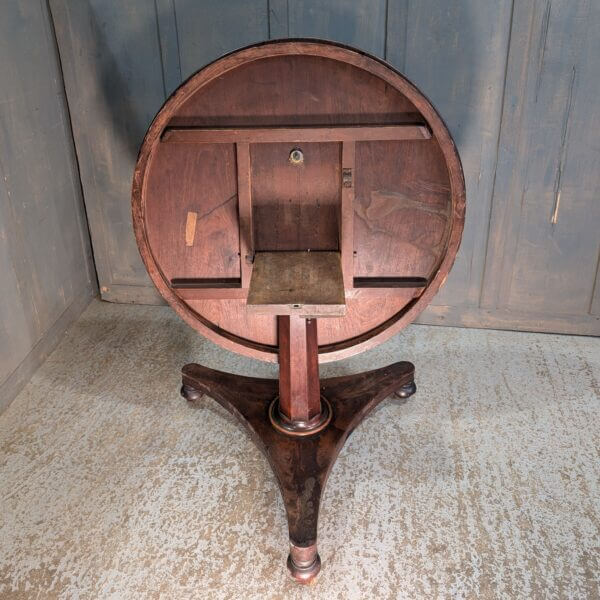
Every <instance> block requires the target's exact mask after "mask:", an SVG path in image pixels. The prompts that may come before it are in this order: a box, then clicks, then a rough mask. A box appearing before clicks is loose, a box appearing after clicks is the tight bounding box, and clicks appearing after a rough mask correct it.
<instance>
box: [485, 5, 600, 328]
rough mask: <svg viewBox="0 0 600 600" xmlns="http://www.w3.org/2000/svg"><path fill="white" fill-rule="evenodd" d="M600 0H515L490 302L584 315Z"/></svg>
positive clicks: (599, 162)
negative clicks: (583, 0)
mask: <svg viewBox="0 0 600 600" xmlns="http://www.w3.org/2000/svg"><path fill="white" fill-rule="evenodd" d="M599 28H600V8H599V6H598V3H597V2H569V1H566V0H552V1H551V0H547V1H546V2H537V3H535V5H532V4H531V3H529V2H522V1H518V2H516V4H515V36H514V38H513V45H512V47H511V56H510V65H509V72H508V73H509V75H508V80H507V93H506V101H505V119H504V123H503V127H502V136H501V143H500V157H499V162H498V171H497V185H496V190H495V206H494V214H493V218H492V223H491V235H490V243H489V250H488V252H489V259H488V270H487V273H486V288H485V295H484V298H483V301H484V305H485V306H486V307H490V308H493V309H494V310H511V311H521V312H529V313H532V314H536V315H537V316H538V318H539V319H543V315H544V314H549V315H557V314H562V315H585V314H588V312H589V310H590V304H592V303H593V294H594V281H595V275H596V269H597V265H598V254H599V252H600V235H599V234H598V230H599V223H600V203H599V202H598V201H597V197H598V191H597V190H598V189H599V188H600V149H599V147H598V144H597V131H598V130H599V128H600V106H599V105H598V102H597V100H596V98H597V97H598V93H599V91H600V87H599V85H598V81H599V79H600V62H599V61H598V56H600V39H599V38H598V35H597V31H598V29H599Z"/></svg>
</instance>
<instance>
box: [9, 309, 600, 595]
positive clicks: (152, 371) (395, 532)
mask: <svg viewBox="0 0 600 600" xmlns="http://www.w3.org/2000/svg"><path fill="white" fill-rule="evenodd" d="M401 359H410V360H412V361H413V362H414V363H415V365H416V367H417V383H418V385H419V391H418V393H417V394H416V395H415V396H413V397H412V398H411V399H410V400H409V401H408V402H407V403H402V402H401V401H399V400H394V399H389V400H387V401H385V402H384V403H383V404H382V405H380V407H379V408H378V409H377V410H376V411H375V412H374V413H373V414H372V415H371V416H370V417H369V418H368V419H367V420H366V421H365V422H364V423H363V425H362V426H360V427H359V428H358V429H357V430H356V431H355V432H354V434H353V435H352V437H351V438H350V440H349V442H348V443H347V445H346V447H345V449H344V450H343V451H342V453H341V455H340V457H339V459H338V461H337V463H336V465H335V467H334V469H333V472H332V474H331V477H330V480H329V483H328V487H327V490H326V492H325V496H324V501H323V505H322V509H321V518H320V526H319V535H320V540H319V542H320V554H321V557H322V560H323V569H322V571H321V575H320V576H319V579H318V580H317V582H316V583H315V585H313V586H311V587H309V588H301V587H298V586H297V585H296V584H294V583H293V582H292V581H291V580H290V579H289V578H288V576H287V571H286V568H285V559H286V556H287V535H286V521H285V518H284V511H283V505H282V502H281V499H280V497H279V495H278V491H277V488H276V485H275V482H274V480H273V476H272V475H271V472H270V470H269V468H268V465H267V463H266V460H265V459H264V458H263V456H262V455H261V454H260V452H259V451H258V450H257V449H256V448H255V446H254V445H253V444H252V442H251V441H250V439H249V437H248V436H247V435H246V433H245V432H244V431H243V430H242V429H241V427H240V426H238V424H237V423H236V422H235V421H234V419H233V418H232V417H230V416H229V415H228V414H227V413H226V412H225V411H223V410H222V409H220V407H217V405H216V404H214V403H213V402H212V401H210V400H208V399H205V400H201V401H200V402H199V403H198V404H197V406H195V407H192V406H189V405H187V404H186V402H185V401H184V400H182V399H181V398H180V397H179V396H178V387H179V375H178V371H179V368H180V367H181V365H183V364H184V363H186V362H189V361H192V360H195V361H197V362H201V363H203V364H205V365H207V366H211V367H214V368H220V369H222V370H229V371H232V372H238V373H244V374H253V375H258V376H265V375H266V376H270V375H275V370H274V368H273V367H272V366H270V365H266V364H262V363H256V362H253V361H250V360H246V359H242V358H239V357H237V356H235V355H233V354H230V353H228V352H226V351H224V350H221V349H219V348H217V347H216V346H214V345H213V344H211V343H209V342H207V341H205V340H204V339H203V338H201V337H200V336H199V335H197V334H196V333H194V332H193V331H192V330H191V329H189V328H188V327H187V326H186V325H184V324H183V323H182V322H181V321H180V320H179V319H178V318H177V317H176V316H175V315H174V314H173V312H172V311H171V310H170V309H169V308H166V307H139V306H124V305H112V304H106V303H101V302H99V301H94V302H93V303H92V304H91V305H90V307H89V309H88V310H87V311H86V312H85V313H84V315H83V316H82V318H81V319H80V320H79V321H78V322H77V323H76V325H75V326H73V327H72V329H71V330H70V332H69V333H68V334H67V336H66V338H65V339H64V341H63V342H62V343H61V345H60V347H59V348H58V349H57V350H56V351H55V352H54V354H52V356H51V357H50V358H49V359H48V361H47V362H46V363H45V364H44V365H43V367H42V368H41V369H40V370H39V371H38V372H37V373H36V375H35V376H34V377H33V379H32V381H31V382H30V383H29V384H28V385H27V387H26V388H25V389H24V391H23V392H22V393H21V394H20V395H19V396H18V397H17V399H16V400H15V401H14V402H13V404H12V405H11V406H10V407H9V408H8V410H7V411H6V412H5V413H4V414H3V415H2V416H0V481H1V488H0V494H1V501H0V598H2V599H7V598H40V599H47V598H114V599H129V598H135V599H143V598H168V599H184V598H203V599H204V598H209V599H212V598H223V599H225V598H236V599H237V598H243V599H244V600H248V599H251V598H260V599H270V598H285V599H294V598H297V599H304V598H323V599H328V600H329V599H334V598H335V599H337V598H340V599H353V598H360V599H371V598H410V599H421V598H427V599H432V598H477V599H481V598H484V599H487V598H509V599H513V598H523V599H537V598H589V599H593V598H600V575H599V573H600V530H599V526H600V435H599V431H600V384H599V380H600V340H599V339H594V338H584V337H566V336H554V335H538V334H525V333H511V332H500V331H483V330H466V329H452V328H441V327H427V326H411V327H409V328H408V329H407V330H406V331H405V332H404V333H403V334H401V335H399V336H397V337H396V338H394V339H393V340H392V341H390V342H388V343H386V344H385V345H383V346H380V347H379V348H378V349H376V350H375V351H371V352H368V353H365V354H362V355H360V356H358V357H355V358H353V359H351V360H348V361H344V362H340V363H334V364H331V365H325V366H324V367H323V368H322V373H323V374H324V375H332V374H345V373H352V372H358V371H360V370H365V369H369V368H373V367H376V366H382V365H385V364H388V363H390V362H393V361H396V360H401Z"/></svg>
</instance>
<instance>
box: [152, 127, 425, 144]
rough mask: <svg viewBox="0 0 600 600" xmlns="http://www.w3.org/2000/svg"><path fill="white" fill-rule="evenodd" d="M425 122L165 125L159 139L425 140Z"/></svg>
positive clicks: (252, 141) (177, 141)
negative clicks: (321, 124) (250, 125)
mask: <svg viewBox="0 0 600 600" xmlns="http://www.w3.org/2000/svg"><path fill="white" fill-rule="evenodd" d="M430 137H431V132H430V131H429V129H428V127H427V125H425V124H424V123H402V124H397V125H350V126H344V125H334V126H331V127H327V126H322V127H317V126H314V127H302V126H296V127H293V126H290V127H220V128H216V127H212V128H209V127H183V126H177V127H167V128H166V129H165V131H164V133H163V134H162V136H161V141H162V142H165V143H172V144H231V143H245V144H255V143H259V142H260V143H269V142H270V143H275V142H293V143H296V142H297V143H300V142H354V141H356V142H376V141H384V140H428V139H429V138H430Z"/></svg>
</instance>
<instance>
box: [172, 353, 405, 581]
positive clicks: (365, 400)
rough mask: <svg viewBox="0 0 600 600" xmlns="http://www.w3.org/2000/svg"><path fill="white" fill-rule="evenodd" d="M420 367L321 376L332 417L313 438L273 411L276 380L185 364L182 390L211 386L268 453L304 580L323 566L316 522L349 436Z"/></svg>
mask: <svg viewBox="0 0 600 600" xmlns="http://www.w3.org/2000/svg"><path fill="white" fill-rule="evenodd" d="M413 382H414V367H413V365H412V364H411V363H409V362H399V363H395V364H393V365H390V366H388V367H385V368H383V369H378V370H376V371H370V372H368V373H361V374H359V375H348V376H345V377H336V378H333V379H324V380H322V381H321V393H322V394H323V395H324V396H325V397H326V398H328V400H329V402H330V404H331V406H332V409H333V419H332V421H331V423H330V425H329V426H328V427H327V428H326V429H325V430H324V431H322V432H321V433H319V434H318V435H316V436H312V437H294V436H286V435H282V434H281V433H279V432H278V431H276V430H275V429H274V428H273V427H272V426H271V423H270V422H269V419H268V417H267V413H268V409H269V405H270V404H271V402H272V401H273V399H274V398H275V396H276V395H277V392H278V384H277V381H276V380H274V379H257V378H253V377H242V376H239V375H230V374H228V373H222V372H219V371H213V370H212V369H208V368H206V367H203V366H200V365H197V364H189V365H186V366H185V367H184V368H183V388H182V394H183V395H184V397H186V398H188V399H189V400H195V399H197V398H198V395H199V393H204V394H206V395H208V396H210V397H211V398H213V399H214V400H216V401H217V402H218V403H219V404H221V405H222V406H223V407H224V408H226V409H227V410H228V411H230V412H231V413H232V414H234V415H235V416H236V417H238V418H239V420H240V422H241V423H242V424H243V425H244V426H245V427H246V428H247V429H248V431H249V432H250V433H251V435H252V437H253V438H254V440H255V442H256V443H257V444H258V445H259V447H260V448H261V449H262V450H263V452H264V453H265V455H266V457H267V459H268V460H269V463H270V465H271V468H272V469H273V472H274V474H275V476H276V479H277V483H278V485H279V489H280V491H281V495H282V497H283V502H284V505H285V509H286V514H287V520H288V527H289V535H290V558H289V559H288V567H289V569H290V572H291V573H292V576H293V577H294V578H295V579H296V580H297V581H299V582H300V583H308V582H309V581H310V580H312V579H314V577H315V576H316V575H317V573H318V572H319V568H320V559H319V557H318V553H317V523H318V517H319V505H320V502H321V496H322V494H323V491H324V489H325V485H326V483H327V478H328V476H329V473H330V471H331V467H332V466H333V464H334V462H335V460H336V458H337V456H338V454H339V452H340V450H341V449H342V447H343V445H344V443H345V441H346V439H347V438H348V436H349V435H350V434H351V433H352V431H354V429H355V428H356V427H357V426H358V425H359V424H360V423H361V421H362V420H363V419H364V418H365V417H366V416H367V414H369V413H370V412H371V411H372V410H373V409H374V408H375V407H376V406H377V405H378V404H379V403H380V402H381V401H382V400H384V399H385V398H387V397H388V396H390V395H391V394H393V393H394V392H400V393H401V394H402V396H403V397H407V396H408V395H410V393H411V391H412V392H414V387H413V386H412V385H411V384H413Z"/></svg>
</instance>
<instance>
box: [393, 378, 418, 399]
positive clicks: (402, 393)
mask: <svg viewBox="0 0 600 600" xmlns="http://www.w3.org/2000/svg"><path fill="white" fill-rule="evenodd" d="M416 391H417V386H416V385H415V382H414V381H411V382H410V383H407V384H405V385H403V386H402V387H401V388H400V389H399V390H397V391H396V396H398V398H410V397H411V396H412V395H413V394H414V393H415V392H416Z"/></svg>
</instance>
